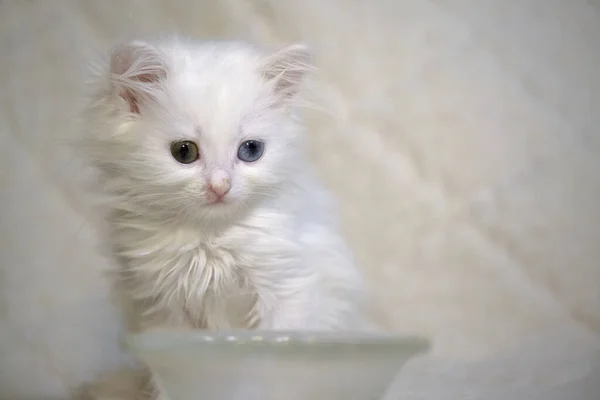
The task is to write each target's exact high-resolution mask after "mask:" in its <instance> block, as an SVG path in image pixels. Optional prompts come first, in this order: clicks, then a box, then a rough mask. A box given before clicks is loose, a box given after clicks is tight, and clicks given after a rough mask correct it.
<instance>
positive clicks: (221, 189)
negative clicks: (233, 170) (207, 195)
mask: <svg viewBox="0 0 600 400" xmlns="http://www.w3.org/2000/svg"><path fill="white" fill-rule="evenodd" d="M229 189H231V188H230V187H229V186H226V187H225V186H214V185H209V186H208V190H210V191H211V192H213V193H214V194H216V195H217V196H218V197H223V196H225V195H226V194H227V193H228V192H229Z"/></svg>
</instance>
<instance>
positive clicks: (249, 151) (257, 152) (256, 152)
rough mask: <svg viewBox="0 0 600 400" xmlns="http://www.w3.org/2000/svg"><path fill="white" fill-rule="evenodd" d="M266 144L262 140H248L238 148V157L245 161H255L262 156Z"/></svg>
mask: <svg viewBox="0 0 600 400" xmlns="http://www.w3.org/2000/svg"><path fill="white" fill-rule="evenodd" d="M264 152H265V144H264V143H263V142H261V141H260V140H246V141H245V142H244V143H242V144H241V145H240V147H239V148H238V155H237V156H238V158H239V159H240V160H242V161H244V162H254V161H256V160H258V159H259V158H261V157H262V155H263V153H264Z"/></svg>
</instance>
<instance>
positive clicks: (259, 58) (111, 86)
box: [86, 42, 311, 219]
mask: <svg viewBox="0 0 600 400" xmlns="http://www.w3.org/2000/svg"><path fill="white" fill-rule="evenodd" d="M310 69H311V66H310V55H309V52H308V51H307V49H306V48H305V47H304V46H302V45H292V46H289V47H285V48H283V49H281V50H279V51H277V52H273V53H268V54H266V53H263V52H261V51H258V50H257V49H255V48H253V47H251V46H249V45H246V44H242V43H238V42H221V43H219V42H210V43H202V44H186V43H182V42H172V43H169V44H167V45H163V46H153V45H151V44H148V43H144V42H131V43H127V44H123V45H121V46H119V47H117V48H115V49H114V50H113V51H112V53H111V55H110V65H109V67H108V74H107V73H106V69H105V70H104V75H103V76H104V79H102V81H101V82H102V83H101V88H100V90H98V92H97V94H96V96H95V99H94V102H93V103H92V106H91V107H90V112H89V113H88V114H87V115H88V122H89V124H88V125H89V126H88V127H89V132H88V133H87V135H86V142H87V146H86V148H87V150H88V154H89V155H90V156H91V158H92V160H93V162H94V164H95V165H96V166H97V167H99V169H100V170H101V172H102V174H103V176H104V184H105V186H106V190H107V193H108V194H110V195H113V196H116V198H117V201H119V202H121V203H122V204H120V206H122V207H128V208H130V209H132V210H135V211H136V212H138V213H145V214H148V215H150V214H152V215H153V216H155V217H157V218H160V219H165V218H166V219H168V218H179V217H181V218H187V219H204V218H221V217H224V216H227V215H231V214H232V213H234V212H235V211H236V210H239V209H243V207H248V206H251V205H252V204H255V203H256V202H259V201H262V200H263V199H265V198H268V197H272V196H276V195H277V193H278V191H279V190H280V189H281V188H282V187H283V186H284V185H285V184H286V182H287V181H288V180H289V178H290V176H291V174H293V173H294V169H295V168H297V166H298V157H300V154H299V152H298V148H299V146H300V143H298V138H299V133H300V129H299V127H298V125H297V123H296V121H295V118H294V115H293V110H294V105H295V103H296V100H295V99H296V94H297V91H298V88H299V85H300V84H301V83H302V82H303V80H304V78H305V76H306V74H307V72H308V71H309V70H310Z"/></svg>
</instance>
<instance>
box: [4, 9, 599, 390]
mask: <svg viewBox="0 0 600 400" xmlns="http://www.w3.org/2000/svg"><path fill="white" fill-rule="evenodd" d="M174 31H176V32H182V33H184V34H188V35H191V36H194V37H199V38H202V37H234V38H243V39H251V40H256V41H261V42H264V43H268V44H282V43H289V42H292V41H304V42H307V43H308V44H310V45H312V46H313V47H314V48H315V49H316V52H317V64H318V65H319V67H320V69H321V71H320V73H319V75H318V77H317V78H316V82H315V83H316V85H315V90H314V92H315V95H316V98H317V100H318V102H319V104H321V106H322V107H323V108H325V109H326V110H325V111H326V112H320V111H314V112H312V113H311V114H310V116H309V117H310V124H311V129H312V131H311V146H312V148H313V149H314V152H313V156H314V160H315V163H316V165H317V166H318V167H319V170H320V171H321V174H322V177H323V179H324V180H325V181H326V182H327V184H328V185H329V186H330V187H331V188H332V189H333V190H334V191H335V193H336V195H337V200H338V203H339V207H340V210H341V213H342V216H343V218H344V223H345V234H346V236H347V238H348V240H349V241H350V243H351V245H352V247H353V249H354V252H355V254H356V256H357V258H358V260H359V262H360V265H361V267H362V268H363V269H364V271H365V272H366V274H367V277H368V279H369V285H370V286H371V288H372V289H373V293H374V295H375V301H376V306H375V310H374V313H375V314H376V316H377V317H378V319H379V320H380V321H381V322H382V323H384V324H386V325H388V326H389V327H390V328H392V329H394V330H395V331H398V332H409V333H420V334H424V335H426V336H429V337H430V338H431V339H432V340H433V341H434V344H435V346H434V349H433V354H432V356H430V357H428V358H424V359H422V360H419V361H417V362H414V363H412V364H411V365H410V366H409V367H407V368H406V370H405V371H404V372H403V374H402V375H401V378H400V381H399V382H398V386H397V387H396V388H395V395H393V396H392V398H398V397H399V394H403V395H405V396H406V397H407V398H431V399H435V398H440V397H444V398H446V399H454V398H456V399H458V398H460V399H464V398H467V397H468V396H471V397H470V398H485V399H496V398H497V399H500V398H511V399H519V398H532V397H533V396H537V397H538V398H543V399H548V398H557V399H559V398H569V399H595V398H597V393H599V390H600V388H599V386H600V384H599V383H597V382H598V379H597V378H598V376H600V247H599V246H598V243H600V202H599V201H598V199H599V198H600V161H599V160H600V157H599V155H600V136H599V134H598V124H599V123H600V113H599V112H598V111H597V110H598V106H597V105H598V104H600V72H599V71H600V51H598V49H599V44H598V43H600V4H599V3H598V1H597V0H592V1H585V0H572V1H569V2H566V1H560V0H506V1H503V2H500V1H494V0H447V1H434V0H429V1H417V0H415V1H409V0H398V1H393V0H378V1H371V2H366V1H357V0H330V1H327V2H323V1H317V0H305V1H293V0H278V1H275V0H254V1H251V0H223V1H219V2H214V1H192V0H177V1H168V0H164V1H158V0H150V1H141V0H129V1H116V0H107V1H104V2H99V1H91V0H90V1H77V2H75V1H59V0H56V1H52V2H50V1H42V0H33V1H18V0H5V1H2V2H0V54H1V55H2V61H1V62H0V98H1V100H2V102H1V107H0V139H1V142H0V145H1V147H0V148H1V150H2V154H1V156H2V157H1V164H0V173H1V174H2V175H1V176H0V178H1V181H0V182H1V185H2V186H1V187H0V188H1V190H0V196H1V198H0V200H1V202H0V204H1V207H2V208H1V213H0V235H1V239H2V240H1V241H0V246H1V247H0V388H1V390H2V391H3V393H1V396H0V398H11V399H14V398H17V394H21V395H22V397H21V398H27V399H31V398H34V396H35V395H36V394H40V393H45V394H46V398H50V397H51V395H54V396H55V397H57V398H60V396H64V395H65V390H66V387H67V386H70V385H76V384H77V383H78V382H81V381H82V380H84V379H86V378H88V377H90V376H92V375H93V374H94V373H95V371H96V370H97V369H100V368H103V367H107V366H110V365H113V364H114V363H116V362H119V361H120V360H118V357H117V349H116V344H115V342H114V340H115V338H116V337H118V335H119V329H120V328H119V324H118V323H117V322H116V319H115V315H114V311H113V310H112V308H111V305H110V302H109V299H108V293H107V288H106V285H104V284H103V283H102V281H103V276H102V273H103V272H102V271H103V270H104V269H105V268H107V267H108V263H107V261H106V260H104V259H103V258H102V257H101V256H100V255H98V252H97V249H96V247H95V240H94V237H93V233H92V232H88V230H87V229H86V224H85V220H86V218H88V216H87V215H86V210H85V209H83V208H81V206H80V204H81V203H80V202H79V201H78V199H77V196H76V195H75V193H76V191H73V190H72V189H73V188H72V187H69V186H70V184H69V182H71V181H72V177H73V176H74V175H75V174H76V173H77V172H78V171H77V170H75V168H74V167H73V165H72V164H71V163H70V162H69V160H70V159H71V157H70V155H69V154H68V152H66V151H65V150H63V149H62V148H61V146H60V143H59V140H58V138H59V137H60V136H61V134H62V133H64V132H65V131H66V130H69V129H72V128H71V126H72V124H71V122H72V121H73V116H74V114H75V112H76V111H77V107H78V105H79V103H80V92H81V88H82V86H83V80H82V79H83V64H84V62H85V60H86V59H88V58H89V57H90V56H92V55H93V54H94V53H96V52H98V51H103V50H105V49H106V48H107V47H108V46H110V45H112V44H114V43H115V42H116V41H120V40H122V39H126V38H132V37H149V36H150V37H155V36H159V35H161V34H167V33H171V32H174ZM7 271H10V272H7ZM15 304H21V306H20V310H23V306H22V304H27V307H26V310H27V311H26V312H22V311H21V312H19V313H18V314H17V315H15V312H14V310H15ZM50 320H51V321H53V323H52V324H50V325H48V322H47V321H50ZM57 321H60V322H61V323H57ZM90 360H94V362H93V363H90Z"/></svg>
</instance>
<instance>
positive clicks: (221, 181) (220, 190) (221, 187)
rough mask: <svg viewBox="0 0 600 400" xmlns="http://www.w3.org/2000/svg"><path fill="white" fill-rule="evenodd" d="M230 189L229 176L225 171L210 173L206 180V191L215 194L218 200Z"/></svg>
mask: <svg viewBox="0 0 600 400" xmlns="http://www.w3.org/2000/svg"><path fill="white" fill-rule="evenodd" d="M230 189H231V178H230V177H229V174H228V173H227V172H225V171H222V170H219V171H215V172H214V173H213V174H212V175H211V177H210V180H209V181H208V191H209V192H211V193H213V194H214V195H216V196H217V199H218V200H221V199H223V197H224V196H225V195H226V194H227V193H228V192H229V190H230Z"/></svg>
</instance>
